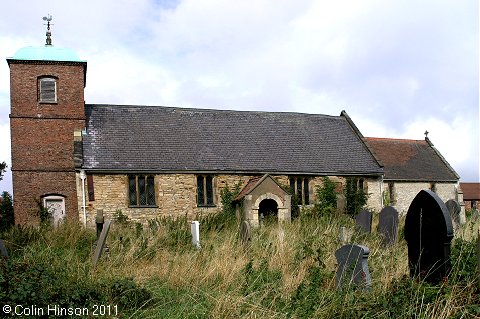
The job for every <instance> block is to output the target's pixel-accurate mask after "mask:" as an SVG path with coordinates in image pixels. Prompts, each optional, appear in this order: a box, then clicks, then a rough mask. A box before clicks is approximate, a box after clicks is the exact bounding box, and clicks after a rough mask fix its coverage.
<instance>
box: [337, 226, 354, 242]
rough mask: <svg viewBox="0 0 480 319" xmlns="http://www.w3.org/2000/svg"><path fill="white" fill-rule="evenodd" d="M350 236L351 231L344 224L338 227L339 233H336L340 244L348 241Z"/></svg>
mask: <svg viewBox="0 0 480 319" xmlns="http://www.w3.org/2000/svg"><path fill="white" fill-rule="evenodd" d="M351 238H352V231H351V230H349V229H347V227H345V226H342V227H340V234H339V235H338V241H339V242H340V243H341V244H342V245H345V244H347V243H348V242H349V241H350V239H351Z"/></svg>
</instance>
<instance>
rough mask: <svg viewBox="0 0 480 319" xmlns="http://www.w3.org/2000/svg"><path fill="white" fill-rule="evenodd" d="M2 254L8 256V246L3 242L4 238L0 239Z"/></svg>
mask: <svg viewBox="0 0 480 319" xmlns="http://www.w3.org/2000/svg"><path fill="white" fill-rule="evenodd" d="M0 256H2V257H5V258H8V251H7V247H5V244H4V243H3V240H1V239H0Z"/></svg>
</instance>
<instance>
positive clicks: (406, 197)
mask: <svg viewBox="0 0 480 319" xmlns="http://www.w3.org/2000/svg"><path fill="white" fill-rule="evenodd" d="M456 186H457V184H456V183H435V187H434V191H435V193H436V194H437V195H438V196H439V197H440V198H441V199H442V201H443V202H446V201H447V200H449V199H455V200H457V187H456ZM431 187H432V184H431V183H428V182H395V183H394V198H395V203H394V205H393V206H394V207H395V208H396V209H397V210H398V212H399V213H400V214H406V213H407V211H408V208H409V207H410V203H411V202H412V200H413V199H414V198H415V196H416V195H417V194H418V192H420V191H421V190H422V189H431ZM384 189H385V190H388V182H385V183H384Z"/></svg>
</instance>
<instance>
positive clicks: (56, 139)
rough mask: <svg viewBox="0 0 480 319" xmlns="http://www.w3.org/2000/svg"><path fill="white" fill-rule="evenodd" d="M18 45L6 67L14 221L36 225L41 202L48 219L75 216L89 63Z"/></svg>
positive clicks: (60, 51) (49, 47)
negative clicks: (78, 140) (77, 142)
mask: <svg viewBox="0 0 480 319" xmlns="http://www.w3.org/2000/svg"><path fill="white" fill-rule="evenodd" d="M44 20H46V21H48V24H47V26H48V27H47V40H46V44H45V45H44V46H39V47H25V48H22V49H20V50H18V51H17V52H16V53H15V55H14V56H13V57H12V58H8V59H7V62H8V65H9V67H10V99H11V101H10V105H11V112H10V130H11V145H12V167H11V169H12V177H13V196H14V212H15V223H16V224H36V223H38V221H39V220H40V218H39V214H38V212H39V211H40V209H39V206H40V207H44V208H47V209H48V211H49V212H50V214H51V221H52V222H53V223H54V224H57V223H58V222H59V221H61V220H62V219H63V218H65V217H68V218H72V219H78V204H77V191H76V173H75V164H74V135H77V136H79V135H80V133H79V132H81V131H82V130H83V129H84V127H85V110H84V88H85V80H86V70H87V62H86V61H84V60H80V59H79V57H78V55H77V54H76V53H75V52H73V51H71V50H69V49H64V48H58V47H55V46H53V45H52V42H51V33H50V20H51V17H48V18H44Z"/></svg>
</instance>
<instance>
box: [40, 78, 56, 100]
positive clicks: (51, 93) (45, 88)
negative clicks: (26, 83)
mask: <svg viewBox="0 0 480 319" xmlns="http://www.w3.org/2000/svg"><path fill="white" fill-rule="evenodd" d="M39 86H40V94H39V97H40V102H49V103H55V102H57V80H56V79H55V78H41V79H40V81H39Z"/></svg>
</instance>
